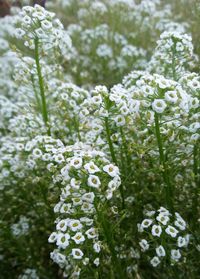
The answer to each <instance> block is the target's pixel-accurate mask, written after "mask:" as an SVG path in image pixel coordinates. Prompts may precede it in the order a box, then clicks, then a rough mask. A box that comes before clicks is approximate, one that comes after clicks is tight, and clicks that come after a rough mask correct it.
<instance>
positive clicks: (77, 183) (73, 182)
mask: <svg viewBox="0 0 200 279" xmlns="http://www.w3.org/2000/svg"><path fill="white" fill-rule="evenodd" d="M70 185H71V187H72V188H73V189H77V190H78V189H79V188H80V185H81V182H80V181H79V180H76V179H75V178H72V179H71V180H70Z"/></svg>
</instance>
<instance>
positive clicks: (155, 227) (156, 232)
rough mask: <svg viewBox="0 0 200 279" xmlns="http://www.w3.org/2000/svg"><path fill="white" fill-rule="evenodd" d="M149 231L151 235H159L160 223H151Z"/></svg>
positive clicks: (160, 230) (160, 231)
mask: <svg viewBox="0 0 200 279" xmlns="http://www.w3.org/2000/svg"><path fill="white" fill-rule="evenodd" d="M151 233H152V235H153V236H158V237H159V236H160V235H161V233H162V228H161V226H160V225H153V227H152V230H151Z"/></svg>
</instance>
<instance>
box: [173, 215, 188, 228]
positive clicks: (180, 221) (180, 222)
mask: <svg viewBox="0 0 200 279" xmlns="http://www.w3.org/2000/svg"><path fill="white" fill-rule="evenodd" d="M175 215H176V218H177V219H176V221H175V222H174V224H175V226H176V227H177V228H179V229H180V230H182V231H184V230H185V229H186V222H185V221H184V220H183V218H182V217H181V216H180V215H179V214H178V213H177V212H176V213H175Z"/></svg>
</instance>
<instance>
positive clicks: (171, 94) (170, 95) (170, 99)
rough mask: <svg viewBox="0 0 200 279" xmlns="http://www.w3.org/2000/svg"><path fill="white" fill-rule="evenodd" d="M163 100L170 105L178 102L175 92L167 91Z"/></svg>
mask: <svg viewBox="0 0 200 279" xmlns="http://www.w3.org/2000/svg"><path fill="white" fill-rule="evenodd" d="M165 100H166V101H168V102H171V103H176V102H177V101H178V96H177V93H176V91H167V92H166V93H165Z"/></svg>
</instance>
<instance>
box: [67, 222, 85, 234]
mask: <svg viewBox="0 0 200 279" xmlns="http://www.w3.org/2000/svg"><path fill="white" fill-rule="evenodd" d="M68 226H69V228H70V229H71V230H72V231H73V232H76V231H78V230H80V229H81V228H82V227H83V225H82V224H81V222H80V221H79V220H71V221H69V225H68Z"/></svg>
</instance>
